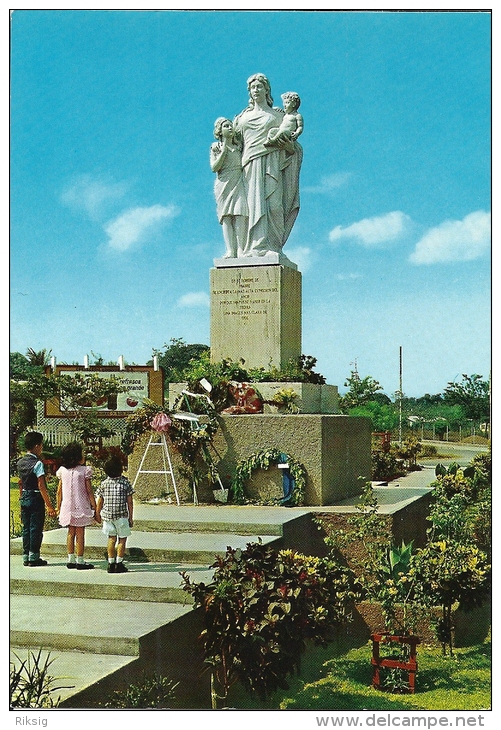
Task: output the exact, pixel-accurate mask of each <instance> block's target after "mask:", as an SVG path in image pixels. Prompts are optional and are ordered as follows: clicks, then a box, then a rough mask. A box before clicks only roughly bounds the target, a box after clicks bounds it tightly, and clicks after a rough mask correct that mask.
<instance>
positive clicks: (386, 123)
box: [10, 10, 491, 396]
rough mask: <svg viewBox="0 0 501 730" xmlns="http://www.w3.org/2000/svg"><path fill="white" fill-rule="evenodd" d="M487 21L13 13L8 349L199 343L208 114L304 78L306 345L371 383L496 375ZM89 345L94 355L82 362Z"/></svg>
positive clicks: (434, 384) (336, 371)
mask: <svg viewBox="0 0 501 730" xmlns="http://www.w3.org/2000/svg"><path fill="white" fill-rule="evenodd" d="M490 20H491V18H490V15H489V14H488V13H478V12H477V13H472V12H439V13H434V12H419V13H413V12H400V13H394V12H319V11H316V12H304V11H303V12H286V11H268V12H266V11H257V12H239V11H229V12H225V11H215V12H214V11H212V12H201V11H194V12H189V11H141V12H128V11H86V10H75V11H73V10H63V11H57V10H46V11H35V10H18V11H15V12H14V14H13V16H12V23H11V43H12V50H11V150H10V154H11V159H10V164H11V169H10V181H11V209H10V216H11V219H10V223H11V230H10V263H11V272H10V284H11V299H10V312H11V342H10V349H11V350H13V351H20V352H25V351H26V349H27V348H28V347H32V348H34V349H41V348H43V347H45V348H50V349H51V350H52V353H53V354H54V355H55V356H56V357H57V360H58V362H69V363H71V362H83V356H84V355H85V354H89V355H90V356H91V352H94V353H96V354H100V355H102V356H103V357H104V359H105V361H108V360H116V359H117V358H118V356H119V355H121V354H123V355H124V357H125V359H126V361H127V362H129V363H133V362H134V363H136V364H144V363H145V362H146V361H147V360H148V359H149V358H150V357H151V353H152V348H161V347H162V346H163V344H164V343H166V342H169V340H170V339H171V338H173V337H181V338H183V339H184V340H185V341H186V342H203V343H206V344H209V269H210V268H211V266H212V262H213V259H214V258H215V257H220V256H221V255H222V254H223V252H224V243H223V238H222V233H221V228H220V226H219V224H218V221H217V218H216V213H215V203H214V198H213V183H214V175H213V173H212V172H211V170H210V167H209V148H210V145H211V143H212V141H213V137H212V130H213V124H214V120H215V119H216V118H217V117H218V116H228V117H230V118H231V117H233V116H234V115H236V114H237V113H239V112H240V111H241V110H242V109H243V108H244V107H245V106H246V104H247V99H248V96H247V89H246V80H247V78H248V77H249V76H250V75H251V74H253V73H256V72H262V73H264V74H266V75H267V76H268V78H269V79H270V82H271V85H272V93H273V96H274V99H275V104H276V105H279V104H280V103H281V102H280V95H281V94H282V93H284V92H285V91H291V90H293V91H297V92H298V93H299V95H300V97H301V100H302V104H301V112H302V114H303V117H304V124H305V129H304V133H303V135H302V137H301V144H302V146H303V149H304V160H303V167H302V170H301V183H300V190H301V210H300V213H299V217H298V220H297V222H296V225H295V227H294V229H293V232H292V234H291V237H290V239H289V241H288V243H287V244H286V247H285V249H284V252H285V253H286V254H287V255H288V257H289V258H291V259H292V260H293V261H295V262H297V263H298V265H299V268H300V270H301V271H302V273H303V347H302V350H303V352H304V353H305V354H308V355H314V356H315V357H317V359H318V367H317V369H318V370H319V371H320V372H322V373H323V374H324V375H325V376H326V377H327V380H328V382H330V383H333V384H335V385H338V386H340V390H343V387H342V386H343V383H344V381H345V379H346V377H347V376H348V375H349V373H350V370H351V369H352V368H353V363H354V362H356V363H357V366H358V370H359V373H360V374H361V376H365V375H372V377H374V378H376V379H377V380H379V381H380V383H381V384H382V386H383V389H384V391H385V392H386V393H388V394H389V395H391V396H393V394H394V391H395V390H397V389H398V387H399V348H400V346H402V348H403V390H404V392H405V393H406V394H407V395H410V396H419V395H423V394H424V393H426V392H427V393H437V392H441V391H443V389H444V388H445V387H446V385H447V383H448V382H449V381H452V380H455V379H461V374H462V373H468V374H472V373H479V374H481V375H483V376H484V377H485V378H487V377H488V376H489V370H490V326H491V325H490V210H491V202H490V195H491V190H490V186H491V168H490V121H491V120H490V95H491V86H490V83H491V81H490V63H491V58H490V53H491V48H490V32H491V28H490ZM91 360H92V356H91Z"/></svg>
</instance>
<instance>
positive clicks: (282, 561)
mask: <svg viewBox="0 0 501 730" xmlns="http://www.w3.org/2000/svg"><path fill="white" fill-rule="evenodd" d="M212 567H213V568H215V572H214V577H213V580H212V582H211V583H209V584H208V585H206V584H204V583H192V582H191V579H190V577H189V575H188V574H186V573H182V574H181V575H182V577H183V580H184V590H186V591H188V592H189V593H190V594H191V595H193V597H194V606H195V607H198V606H202V607H203V609H204V623H205V628H204V630H203V632H202V639H203V645H204V654H205V660H206V662H207V663H208V664H209V665H210V666H211V670H212V676H213V679H215V680H216V684H217V685H219V687H220V688H221V690H222V694H217V691H216V690H215V689H214V691H213V707H215V706H216V703H217V699H226V698H227V696H228V691H229V688H230V687H231V685H232V684H233V683H234V682H236V681H240V683H241V684H242V685H243V686H244V688H245V689H246V690H247V691H248V692H249V693H251V694H252V695H257V696H258V697H259V698H261V699H265V698H266V697H267V696H269V695H270V694H272V693H273V692H275V690H277V689H278V688H286V687H287V681H286V680H287V677H288V676H289V675H292V674H293V673H294V672H295V671H296V670H297V669H298V667H299V662H300V657H301V654H302V653H303V651H304V650H305V648H306V641H307V640H313V641H314V642H316V643H319V644H324V643H326V642H327V641H328V640H329V638H330V636H331V632H332V629H333V627H334V626H335V625H338V624H341V623H343V622H346V621H348V620H349V616H348V607H349V605H350V604H351V602H352V600H353V598H354V592H353V577H352V574H351V572H350V571H349V570H348V569H346V568H344V567H342V566H340V565H339V564H338V563H337V562H335V561H334V560H333V559H331V558H317V557H310V556H306V555H302V554H300V553H297V552H294V551H293V550H280V551H277V550H275V549H273V548H272V547H269V546H264V545H262V544H261V543H249V544H248V545H247V547H246V549H245V550H240V549H236V550H234V549H232V548H227V551H226V555H225V557H219V558H218V559H217V561H216V562H215V563H214V565H213V566H212Z"/></svg>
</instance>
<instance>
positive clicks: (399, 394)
mask: <svg viewBox="0 0 501 730" xmlns="http://www.w3.org/2000/svg"><path fill="white" fill-rule="evenodd" d="M402 395H403V393H402V345H400V385H399V391H398V397H399V407H398V441H399V444H400V447H402Z"/></svg>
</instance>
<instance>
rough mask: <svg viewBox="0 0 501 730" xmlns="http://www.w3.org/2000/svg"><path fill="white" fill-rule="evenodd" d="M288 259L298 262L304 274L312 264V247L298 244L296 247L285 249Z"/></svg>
mask: <svg viewBox="0 0 501 730" xmlns="http://www.w3.org/2000/svg"><path fill="white" fill-rule="evenodd" d="M285 255H286V256H287V258H288V259H290V260H291V261H293V262H294V263H295V264H297V267H298V269H299V271H302V272H303V274H304V272H305V271H308V269H309V268H310V266H311V249H310V248H307V247H306V246H297V247H296V248H290V249H289V248H288V249H286V250H285Z"/></svg>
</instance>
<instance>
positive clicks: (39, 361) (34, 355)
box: [26, 347, 52, 367]
mask: <svg viewBox="0 0 501 730" xmlns="http://www.w3.org/2000/svg"><path fill="white" fill-rule="evenodd" d="M51 352H52V350H46V349H45V348H44V349H43V350H38V352H37V351H36V350H34V349H33V348H32V347H28V349H27V351H26V356H27V358H28V360H29V363H30V365H37V366H39V367H45V365H48V364H49V361H50V355H51Z"/></svg>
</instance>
